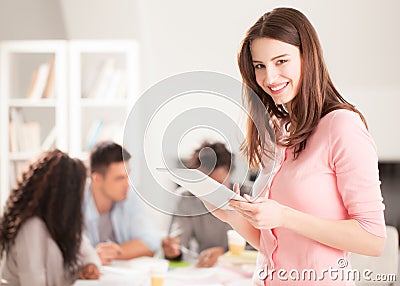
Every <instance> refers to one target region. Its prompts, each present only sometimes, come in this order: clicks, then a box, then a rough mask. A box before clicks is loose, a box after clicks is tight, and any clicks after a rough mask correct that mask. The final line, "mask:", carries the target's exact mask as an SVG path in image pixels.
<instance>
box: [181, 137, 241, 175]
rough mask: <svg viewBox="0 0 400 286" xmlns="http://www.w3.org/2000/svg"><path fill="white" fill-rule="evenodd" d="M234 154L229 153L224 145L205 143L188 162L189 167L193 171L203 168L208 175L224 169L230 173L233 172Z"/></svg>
mask: <svg viewBox="0 0 400 286" xmlns="http://www.w3.org/2000/svg"><path fill="white" fill-rule="evenodd" d="M233 158H234V157H233V154H232V153H231V152H229V151H228V149H227V148H226V147H225V145H224V144H223V143H209V142H207V141H205V142H203V143H202V144H201V146H200V148H198V149H196V150H195V151H194V153H193V154H192V157H191V158H190V160H189V162H188V167H189V168H192V169H198V168H200V167H201V168H202V169H204V171H206V172H207V173H211V172H212V171H213V170H215V169H217V168H219V167H224V168H225V169H226V170H228V171H230V172H231V171H233V169H234V164H233Z"/></svg>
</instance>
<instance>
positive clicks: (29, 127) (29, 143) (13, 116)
mask: <svg viewBox="0 0 400 286" xmlns="http://www.w3.org/2000/svg"><path fill="white" fill-rule="evenodd" d="M9 134H10V141H9V143H10V146H9V150H10V152H38V151H40V145H41V144H40V124H39V122H36V121H30V122H25V121H24V119H23V116H22V112H21V110H20V109H17V108H11V109H10V123H9Z"/></svg>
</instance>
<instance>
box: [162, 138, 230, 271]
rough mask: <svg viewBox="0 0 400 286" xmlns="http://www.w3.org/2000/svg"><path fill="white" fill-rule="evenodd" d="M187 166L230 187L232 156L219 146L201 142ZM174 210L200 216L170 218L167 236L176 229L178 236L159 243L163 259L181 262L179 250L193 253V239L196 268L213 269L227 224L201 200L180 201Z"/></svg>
mask: <svg viewBox="0 0 400 286" xmlns="http://www.w3.org/2000/svg"><path fill="white" fill-rule="evenodd" d="M188 167H189V168H192V169H199V170H200V171H202V172H204V173H206V174H208V175H209V176H210V177H211V178H213V179H214V180H216V181H218V182H219V183H221V184H225V185H226V186H227V187H230V173H231V172H232V171H233V155H232V154H231V152H229V151H228V150H227V149H226V147H225V145H224V144H223V143H208V142H203V143H202V145H201V147H200V148H198V149H196V150H195V151H194V153H193V155H192V157H191V159H190V160H189V164H188ZM182 195H183V196H193V195H192V194H191V193H189V192H188V191H185V192H184V193H183V194H182ZM177 208H178V210H180V212H181V213H182V212H183V213H185V211H184V210H187V212H190V211H193V210H197V213H199V214H200V215H196V216H173V217H172V221H171V224H172V225H171V226H170V229H171V233H174V232H175V231H177V230H178V232H181V234H180V235H178V236H176V237H167V238H165V239H164V240H163V242H162V247H163V251H164V254H165V257H166V258H167V259H171V260H181V259H182V257H183V255H182V254H183V253H182V248H183V249H184V250H185V251H186V252H188V250H186V249H190V252H191V253H193V252H194V251H195V250H193V248H192V249H191V241H192V240H194V241H195V242H196V243H197V244H198V252H199V253H200V255H199V260H198V262H197V266H198V267H211V266H213V265H214V264H215V263H216V262H217V260H218V257H219V256H221V255H222V254H224V253H225V252H226V251H227V250H228V240H227V235H226V233H227V231H228V230H230V229H231V227H230V225H229V224H227V223H224V222H222V221H220V220H219V219H217V218H216V217H214V216H213V215H212V214H211V213H209V211H208V210H207V209H206V208H205V207H204V205H203V203H202V202H201V200H200V199H197V198H193V200H190V201H187V200H183V199H182V200H180V201H179V202H178V206H177ZM189 256H190V255H189ZM185 258H186V257H185ZM187 258H191V257H187Z"/></svg>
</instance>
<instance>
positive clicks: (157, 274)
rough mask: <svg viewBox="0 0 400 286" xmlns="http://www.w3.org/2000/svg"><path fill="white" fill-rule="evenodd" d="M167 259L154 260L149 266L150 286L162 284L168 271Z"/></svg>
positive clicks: (160, 285)
mask: <svg viewBox="0 0 400 286" xmlns="http://www.w3.org/2000/svg"><path fill="white" fill-rule="evenodd" d="M168 266H169V262H168V260H163V259H160V260H155V261H154V263H153V265H152V266H151V268H150V278H151V286H162V285H164V281H165V276H166V275H167V272H168Z"/></svg>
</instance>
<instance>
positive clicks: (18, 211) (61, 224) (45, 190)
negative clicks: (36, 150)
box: [0, 150, 86, 274]
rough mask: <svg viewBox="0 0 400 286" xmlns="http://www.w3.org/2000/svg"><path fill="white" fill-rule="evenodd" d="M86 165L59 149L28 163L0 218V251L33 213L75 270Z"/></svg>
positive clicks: (68, 269) (67, 266) (67, 265)
mask: <svg viewBox="0 0 400 286" xmlns="http://www.w3.org/2000/svg"><path fill="white" fill-rule="evenodd" d="M85 180H86V168H85V166H84V165H83V163H82V162H81V161H80V160H79V159H72V158H70V157H69V156H68V155H67V154H65V153H63V152H61V151H60V150H51V151H48V152H45V153H44V154H42V156H40V158H39V159H38V160H37V161H35V162H34V163H32V164H31V165H30V166H29V169H28V171H26V172H25V173H24V174H23V176H22V179H21V180H20V181H19V182H18V184H17V187H16V188H15V189H13V190H12V191H11V193H10V196H9V198H8V200H7V203H6V208H5V211H4V215H3V217H2V218H1V220H0V251H1V252H0V253H3V251H4V250H5V251H6V252H7V251H8V250H9V249H10V247H11V246H12V245H13V243H14V241H15V238H16V236H17V235H18V231H19V229H20V228H21V226H22V225H23V224H24V222H25V221H26V220H28V219H29V218H31V217H33V216H37V217H39V218H40V219H41V220H43V222H44V223H45V225H46V227H47V230H48V231H49V234H50V236H51V238H52V239H53V240H54V241H55V242H56V243H57V245H58V247H59V248H60V250H61V253H62V255H63V261H64V269H65V270H66V272H68V273H71V274H73V273H75V272H76V271H77V269H78V252H79V247H80V244H81V233H82V228H83V216H82V201H83V190H84V185H85Z"/></svg>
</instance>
